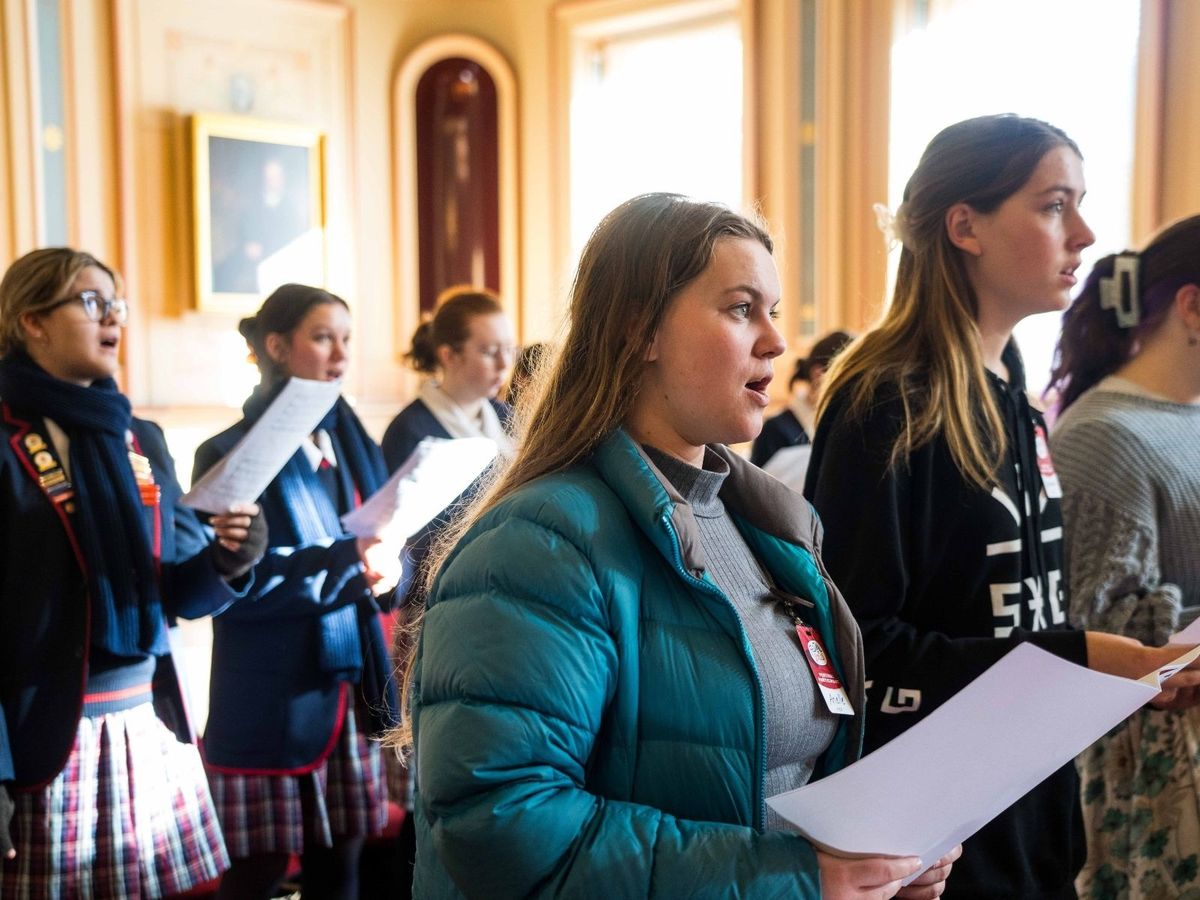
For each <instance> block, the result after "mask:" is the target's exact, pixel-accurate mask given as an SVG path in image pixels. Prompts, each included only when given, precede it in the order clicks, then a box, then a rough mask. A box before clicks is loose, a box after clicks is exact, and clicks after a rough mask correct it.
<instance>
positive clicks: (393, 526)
mask: <svg viewBox="0 0 1200 900" xmlns="http://www.w3.org/2000/svg"><path fill="white" fill-rule="evenodd" d="M498 451H499V448H498V447H497V446H496V442H495V441H493V440H491V439H489V438H484V437H473V438H455V439H452V440H447V439H445V438H425V439H424V440H423V441H421V443H419V444H417V447H416V449H415V450H413V452H412V453H411V454H410V455H409V457H408V459H406V460H405V461H404V465H402V466H401V467H400V468H399V469H397V470H396V473H395V474H394V475H393V476H392V477H391V478H390V479H388V482H387V484H385V485H384V486H383V487H381V488H380V489H379V490H377V491H376V492H375V493H374V494H372V495H371V496H370V497H369V498H368V499H367V501H366V502H365V503H363V505H362V506H360V507H359V508H358V509H356V510H353V511H351V512H349V513H347V514H346V515H344V516H342V525H343V526H344V527H345V529H346V530H347V531H349V532H350V533H351V534H353V535H356V536H357V537H375V536H386V537H387V538H388V539H390V540H400V541H403V540H406V539H408V538H410V537H412V536H413V535H414V534H416V533H417V532H418V531H420V530H421V529H422V528H423V527H424V526H425V525H426V524H427V523H428V522H429V520H430V519H432V518H433V517H434V516H436V515H437V514H438V513H440V512H441V511H442V510H443V509H445V508H446V507H447V506H449V505H450V504H451V503H452V502H453V501H454V500H455V498H457V497H458V495H459V494H461V493H462V492H463V491H465V490H466V489H467V488H468V487H470V486H471V483H472V482H473V481H475V479H476V478H478V477H479V476H480V475H481V474H483V472H484V470H485V469H486V468H487V467H488V466H489V465H490V464H491V462H492V460H493V459H495V458H496V454H497V452H498Z"/></svg>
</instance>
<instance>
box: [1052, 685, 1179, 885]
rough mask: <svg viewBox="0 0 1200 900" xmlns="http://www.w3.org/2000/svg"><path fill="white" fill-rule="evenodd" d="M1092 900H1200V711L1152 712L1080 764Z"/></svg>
mask: <svg viewBox="0 0 1200 900" xmlns="http://www.w3.org/2000/svg"><path fill="white" fill-rule="evenodd" d="M1076 762H1077V764H1078V767H1079V777H1080V781H1081V782H1082V785H1083V817H1084V824H1085V827H1086V829H1087V843H1088V858H1087V862H1086V864H1085V865H1084V867H1083V871H1082V872H1080V874H1079V877H1078V878H1077V879H1076V882H1075V886H1076V889H1077V890H1078V891H1079V896H1080V897H1081V898H1084V900H1109V898H1112V900H1118V898H1119V900H1126V898H1147V900H1158V898H1163V900H1167V898H1171V900H1200V769H1198V768H1197V767H1198V766H1200V710H1195V709H1192V710H1187V711H1185V712H1178V713H1176V712H1166V711H1163V710H1157V709H1151V708H1149V707H1144V708H1142V709H1140V710H1138V712H1136V713H1134V714H1133V716H1131V717H1130V718H1129V720H1128V721H1126V722H1125V723H1124V724H1123V725H1121V726H1119V727H1118V728H1116V729H1114V730H1113V731H1111V732H1109V734H1107V735H1105V736H1104V737H1102V738H1101V739H1100V740H1098V741H1097V742H1096V743H1095V744H1093V745H1092V746H1091V747H1089V748H1088V749H1087V750H1085V751H1084V752H1083V754H1081V755H1080V756H1079V758H1078V759H1077V760H1076Z"/></svg>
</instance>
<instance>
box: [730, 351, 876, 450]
mask: <svg viewBox="0 0 1200 900" xmlns="http://www.w3.org/2000/svg"><path fill="white" fill-rule="evenodd" d="M852 340H854V338H853V337H852V336H851V335H849V334H847V333H846V332H845V331H831V332H830V333H829V334H827V335H825V336H824V337H823V338H821V339H820V340H818V341H817V342H816V343H815V344H813V345H812V349H811V350H809V352H808V356H805V357H801V358H800V359H798V360H796V368H795V370H794V371H793V372H792V377H791V380H789V382H788V388H789V390H790V391H791V395H792V396H791V401H790V402H789V403H788V408H787V409H785V410H784V411H783V412H781V413H779V415H777V416H772V417H771V418H769V419H767V420H766V421H765V422H763V430H762V432H761V433H760V434H759V436H758V437H757V438H755V439H754V444H753V445H752V446H751V448H750V462H752V463H754V464H755V465H756V466H765V465H766V464H767V462H768V461H770V459H771V457H772V456H774V455H775V454H776V453H778V452H779V451H780V450H782V449H783V448H784V447H800V446H803V445H804V444H807V443H809V442H810V441H811V440H812V435H813V433H814V432H815V431H816V423H817V404H818V402H819V401H820V398H821V385H822V383H823V382H824V380H825V373H826V372H827V371H828V370H829V365H830V363H832V362H833V358H834V357H835V356H837V355H838V354H839V353H841V352H842V351H843V350H844V349H846V345H847V344H849V343H850V342H851V341H852Z"/></svg>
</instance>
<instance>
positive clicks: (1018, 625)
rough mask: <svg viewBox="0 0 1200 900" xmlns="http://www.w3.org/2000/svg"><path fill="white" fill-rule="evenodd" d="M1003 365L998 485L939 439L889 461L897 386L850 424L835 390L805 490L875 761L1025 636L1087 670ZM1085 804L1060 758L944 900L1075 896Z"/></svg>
mask: <svg viewBox="0 0 1200 900" xmlns="http://www.w3.org/2000/svg"><path fill="white" fill-rule="evenodd" d="M1003 360H1004V363H1005V364H1006V365H1007V366H1008V371H1009V377H1010V380H1009V382H1008V383H1005V382H1004V381H1003V380H1002V379H1000V378H998V377H996V376H994V375H992V374H990V373H989V375H988V379H989V383H990V386H991V390H992V396H993V397H994V398H995V401H996V404H997V406H998V408H999V410H1000V414H1001V416H1002V418H1003V420H1004V423H1005V430H1006V433H1007V443H1006V446H1007V452H1006V455H1005V458H1004V461H1003V462H1002V464H1001V465H1000V469H999V471H998V472H997V473H996V474H997V481H998V483H997V485H996V486H995V487H993V488H992V490H991V491H985V490H983V489H982V488H980V487H978V486H976V485H974V484H972V483H971V482H969V481H967V480H966V479H965V478H964V477H963V475H962V473H961V472H960V471H959V470H958V467H957V466H956V465H955V464H954V460H953V459H952V457H951V455H950V448H949V446H948V444H947V443H946V441H945V439H944V438H942V437H938V438H937V439H935V440H934V441H932V442H930V443H929V444H927V445H925V446H923V447H921V448H919V449H917V450H916V451H915V452H914V453H912V454H911V456H910V457H909V459H908V461H907V463H900V464H899V465H897V466H891V465H889V458H890V454H891V449H892V446H893V444H894V443H895V439H896V436H897V435H898V434H899V432H900V428H901V426H902V423H903V421H904V419H903V406H902V403H901V400H900V396H899V393H898V388H897V386H895V385H890V386H886V387H884V388H881V389H880V390H879V392H878V394H877V396H876V399H875V401H874V402H873V403H872V405H871V406H870V408H869V409H868V411H867V413H866V415H865V417H863V418H857V419H851V418H850V417H849V416H848V415H847V411H846V408H847V398H848V392H847V391H844V390H843V391H841V392H839V393H838V394H837V395H835V396H833V397H831V398H830V403H829V408H828V410H827V411H826V413H825V415H823V416H822V418H821V421H820V423H819V424H818V427H817V433H816V437H815V438H814V441H813V453H812V461H811V463H810V465H809V469H808V480H807V483H806V485H805V494H806V495H807V496H808V497H809V499H810V500H812V502H813V505H814V506H815V507H816V509H817V512H818V513H819V514H820V516H821V520H822V522H823V523H824V525H825V551H824V557H825V563H826V565H827V566H828V568H829V572H830V574H831V575H832V576H833V579H834V581H835V582H836V583H837V585H838V587H839V588H840V589H841V590H842V592H843V593H844V594H845V596H846V599H847V601H848V602H849V604H850V607H851V609H852V610H853V611H854V614H855V617H856V618H857V619H858V622H859V625H860V626H861V628H862V632H863V642H864V645H865V650H866V660H867V687H868V694H867V704H868V708H867V734H866V750H868V751H870V750H873V749H875V748H877V747H879V746H880V745H881V744H884V743H886V742H887V741H889V740H891V739H892V738H894V737H896V736H897V735H898V734H900V733H901V732H903V731H904V730H905V729H907V728H910V727H912V726H913V725H914V724H916V723H917V722H918V721H920V719H921V718H923V717H924V716H925V715H927V714H928V713H929V712H931V711H932V710H934V709H936V708H937V707H938V706H939V705H940V704H941V703H943V702H944V701H946V700H947V699H949V698H950V697H951V696H952V695H954V694H955V693H957V692H958V691H959V690H961V689H962V688H963V687H965V686H966V685H967V683H968V682H970V681H971V680H972V679H974V678H975V677H976V676H978V675H979V674H981V673H982V672H983V671H984V670H985V669H987V668H988V667H989V666H991V665H992V664H993V663H994V662H996V661H997V660H998V659H1000V657H1002V656H1004V654H1006V653H1007V652H1008V651H1009V650H1011V649H1012V648H1013V647H1014V646H1016V645H1017V644H1018V643H1021V642H1023V641H1029V642H1030V643H1033V644H1036V645H1038V646H1040V647H1042V648H1044V649H1046V650H1048V651H1050V652H1052V653H1055V654H1057V655H1059V656H1061V657H1064V658H1066V659H1069V660H1071V661H1072V662H1076V663H1079V664H1081V665H1085V664H1086V661H1087V653H1086V648H1085V644H1084V636H1083V633H1082V632H1078V631H1073V630H1071V629H1070V628H1069V626H1068V625H1067V621H1066V611H1067V610H1066V606H1065V603H1064V600H1063V591H1064V585H1063V583H1062V570H1063V565H1062V560H1063V550H1062V547H1063V544H1062V511H1061V504H1060V501H1059V500H1058V499H1057V498H1056V497H1054V496H1048V495H1047V490H1046V482H1045V481H1044V480H1043V477H1042V475H1041V473H1040V471H1039V467H1038V456H1037V443H1036V442H1037V433H1036V430H1035V429H1041V431H1042V439H1043V440H1044V437H1045V428H1046V425H1045V421H1044V419H1043V418H1042V415H1041V413H1040V412H1038V411H1037V410H1035V409H1034V408H1032V407H1031V406H1030V404H1029V401H1028V399H1027V398H1026V395H1025V376H1024V369H1023V367H1022V365H1021V359H1020V354H1019V353H1018V352H1017V350H1016V347H1015V345H1014V344H1011V343H1010V344H1009V345H1008V347H1007V348H1005V352H1004V356H1003ZM1050 493H1051V494H1055V493H1057V492H1056V491H1055V490H1054V487H1053V482H1051V490H1050ZM1013 740H1014V742H1016V741H1020V740H1021V736H1020V735H1014V736H1013ZM946 789H947V790H948V791H953V790H954V786H953V785H946ZM1078 794H1079V785H1078V779H1077V777H1076V775H1075V768H1074V765H1073V764H1068V765H1066V766H1064V767H1063V768H1062V769H1060V770H1059V771H1058V772H1056V773H1055V774H1053V775H1051V776H1050V777H1049V778H1048V779H1046V781H1044V782H1043V783H1042V784H1041V785H1039V786H1038V787H1037V788H1035V789H1034V790H1033V791H1031V792H1030V793H1029V794H1027V795H1026V796H1025V797H1023V798H1022V799H1021V800H1019V801H1017V803H1015V804H1013V806H1011V807H1009V809H1008V810H1006V811H1005V812H1004V813H1002V814H1001V815H1000V816H999V817H997V818H996V819H995V820H993V821H992V822H991V823H990V824H988V825H986V826H985V827H984V828H983V829H982V830H980V831H979V832H978V833H977V834H976V835H975V836H974V837H972V838H971V839H970V840H968V841H967V842H966V844H965V846H964V852H963V855H962V858H961V859H960V860H959V861H958V862H957V863H955V865H954V869H953V871H952V872H951V875H950V880H949V883H948V885H947V893H946V896H948V897H978V898H984V897H987V898H1001V897H1003V898H1015V897H1021V898H1051V897H1053V898H1058V897H1074V896H1075V891H1074V887H1073V881H1074V878H1075V875H1076V873H1077V872H1078V871H1079V869H1080V867H1081V866H1082V865H1083V860H1084V856H1085V845H1084V833H1083V828H1082V820H1081V816H1080V811H1079V796H1078ZM930 802H931V803H936V798H930Z"/></svg>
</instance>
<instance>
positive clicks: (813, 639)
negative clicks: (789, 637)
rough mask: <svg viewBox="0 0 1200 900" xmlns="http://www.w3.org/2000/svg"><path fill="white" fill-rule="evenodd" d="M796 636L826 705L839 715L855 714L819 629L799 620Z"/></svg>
mask: <svg viewBox="0 0 1200 900" xmlns="http://www.w3.org/2000/svg"><path fill="white" fill-rule="evenodd" d="M796 636H797V637H798V638H800V648H801V649H802V650H803V651H804V659H805V660H806V661H807V662H808V667H809V668H810V669H812V673H813V678H815V679H816V680H817V688H818V689H819V690H820V691H821V696H822V697H824V698H825V705H826V706H828V707H829V711H830V712H831V713H834V714H835V715H839V716H852V715H854V707H853V706H851V705H850V698H849V697H848V696H846V689H845V688H844V687H842V683H841V681H839V680H838V677H837V673H836V672H834V671H833V666H832V665H831V664H830V662H829V654H828V653H826V652H825V645H824V644H823V643H821V636H820V635H819V634H817V630H816V629H815V628H812V627H810V626H808V625H804V624H801V623H799V622H798V623H796Z"/></svg>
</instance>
